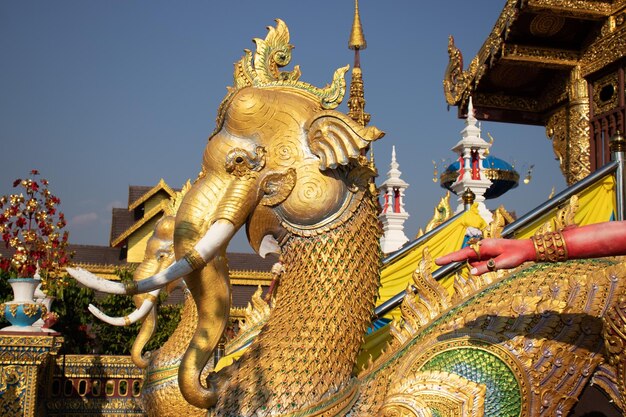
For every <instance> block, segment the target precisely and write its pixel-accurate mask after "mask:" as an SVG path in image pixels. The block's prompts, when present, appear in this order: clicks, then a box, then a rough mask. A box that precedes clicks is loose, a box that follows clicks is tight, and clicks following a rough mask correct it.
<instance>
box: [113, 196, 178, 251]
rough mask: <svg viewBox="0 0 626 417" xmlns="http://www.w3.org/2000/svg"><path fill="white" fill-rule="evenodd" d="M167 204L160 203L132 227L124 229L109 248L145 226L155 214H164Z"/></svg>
mask: <svg viewBox="0 0 626 417" xmlns="http://www.w3.org/2000/svg"><path fill="white" fill-rule="evenodd" d="M168 204H169V200H163V201H161V202H160V203H159V205H158V206H156V207H154V208H153V209H152V210H150V211H149V212H147V213H144V215H143V217H142V218H141V219H139V220H137V221H136V222H135V223H133V225H132V226H130V227H129V228H128V229H126V230H125V231H124V233H122V234H121V235H119V236H118V237H117V238H115V240H113V241H112V242H111V246H112V247H115V246H117V245H119V244H120V243H122V242H123V241H124V240H126V239H127V238H128V237H129V236H130V235H132V234H133V233H134V232H136V231H137V229H139V228H140V227H141V226H143V225H144V224H146V223H147V222H148V221H150V220H152V218H153V217H154V216H156V215H157V214H159V213H160V212H164V213H165V211H166V209H167V205H168Z"/></svg>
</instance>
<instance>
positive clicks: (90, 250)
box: [69, 245, 126, 265]
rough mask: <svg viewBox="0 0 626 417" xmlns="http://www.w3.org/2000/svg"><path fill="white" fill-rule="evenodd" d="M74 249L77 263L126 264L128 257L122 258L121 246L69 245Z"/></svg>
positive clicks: (74, 259)
mask: <svg viewBox="0 0 626 417" xmlns="http://www.w3.org/2000/svg"><path fill="white" fill-rule="evenodd" d="M69 249H70V250H71V251H74V252H75V254H74V258H73V261H74V262H76V263H85V264H98V265H125V264H126V259H121V250H122V249H121V248H111V247H109V246H96V245H69Z"/></svg>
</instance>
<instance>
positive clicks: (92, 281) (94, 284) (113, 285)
mask: <svg viewBox="0 0 626 417" xmlns="http://www.w3.org/2000/svg"><path fill="white" fill-rule="evenodd" d="M66 271H67V272H68V273H69V274H70V275H71V276H72V277H74V279H75V280H76V281H78V282H80V283H81V284H83V285H84V286H85V287H88V288H91V289H93V290H96V291H102V292H104V293H107V294H126V288H125V287H124V284H122V283H121V282H113V281H109V280H106V279H103V278H100V277H98V276H96V275H94V274H92V273H91V272H89V271H87V270H85V269H82V268H66Z"/></svg>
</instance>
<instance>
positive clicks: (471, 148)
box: [450, 97, 493, 223]
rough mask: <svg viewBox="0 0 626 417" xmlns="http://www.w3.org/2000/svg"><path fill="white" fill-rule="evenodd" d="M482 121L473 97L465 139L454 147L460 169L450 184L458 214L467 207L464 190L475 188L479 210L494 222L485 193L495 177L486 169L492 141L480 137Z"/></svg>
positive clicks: (473, 190) (489, 220) (468, 109)
mask: <svg viewBox="0 0 626 417" xmlns="http://www.w3.org/2000/svg"><path fill="white" fill-rule="evenodd" d="M477 122H478V120H477V119H476V117H475V116H474V105H473V104H472V98H471V97H470V99H469V105H468V108H467V119H466V120H465V128H464V129H463V130H461V140H460V141H459V142H457V144H456V145H454V147H453V148H452V151H453V152H455V153H456V154H457V155H458V158H459V159H458V161H459V170H458V176H457V178H456V180H455V181H454V182H453V183H452V185H450V189H451V190H452V191H453V192H454V193H455V194H456V195H457V197H458V203H459V204H458V207H457V208H456V213H459V212H461V211H463V210H464V209H465V205H464V202H463V193H464V192H465V191H466V190H468V189H469V190H471V191H472V192H473V193H474V194H475V196H476V197H475V200H474V201H475V202H476V203H478V211H479V213H480V215H481V217H483V218H484V219H485V221H486V222H487V223H490V222H491V220H492V218H493V215H492V214H491V212H490V211H489V210H488V209H487V207H486V206H485V193H486V192H487V189H489V187H491V184H492V182H491V180H490V179H489V178H487V175H486V172H485V166H484V165H485V164H484V161H485V158H486V157H487V155H488V154H489V148H490V147H491V144H490V143H488V142H487V141H485V140H484V139H483V138H482V137H481V136H480V127H479V126H477Z"/></svg>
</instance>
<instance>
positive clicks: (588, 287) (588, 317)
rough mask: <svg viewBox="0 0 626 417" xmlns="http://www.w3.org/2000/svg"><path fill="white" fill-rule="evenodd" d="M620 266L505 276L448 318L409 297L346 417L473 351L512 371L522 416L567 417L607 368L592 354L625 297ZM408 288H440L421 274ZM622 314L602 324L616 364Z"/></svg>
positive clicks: (570, 266)
mask: <svg viewBox="0 0 626 417" xmlns="http://www.w3.org/2000/svg"><path fill="white" fill-rule="evenodd" d="M622 261H623V259H617V260H613V259H611V260H606V259H605V260H595V261H570V262H566V263H556V264H541V265H531V266H530V267H526V268H523V269H521V270H518V272H516V273H513V274H512V275H507V276H506V277H505V278H504V279H502V278H501V277H502V275H503V274H501V275H500V277H498V276H496V277H494V279H495V281H496V282H495V283H494V284H493V285H492V286H491V287H490V288H486V289H485V288H482V289H479V290H478V292H476V293H475V294H473V295H472V296H471V297H470V298H466V299H465V301H464V302H462V303H455V307H453V308H452V309H446V308H445V307H446V304H445V301H444V300H442V303H441V304H439V305H437V304H433V303H432V301H433V300H434V299H433V298H432V297H426V301H423V300H417V301H416V300H415V299H419V298H421V297H419V296H411V297H408V298H409V299H413V300H411V301H408V300H407V304H409V305H411V303H412V306H413V307H412V308H414V309H415V310H414V311H413V313H412V314H406V313H405V315H404V317H405V320H406V322H405V323H404V324H403V327H402V328H400V329H397V330H396V332H397V333H404V334H405V335H404V336H403V337H399V338H398V339H397V340H396V341H395V342H393V343H392V345H391V346H390V348H389V349H388V350H387V353H385V354H383V355H382V356H381V358H380V359H379V360H378V361H377V363H376V364H375V366H374V367H373V368H372V369H371V370H368V371H366V372H365V373H363V374H362V375H361V378H362V379H363V383H364V386H362V394H361V396H360V398H359V402H358V403H357V404H356V406H355V408H354V410H353V414H352V415H354V416H356V415H376V410H377V408H378V407H380V405H381V401H383V398H384V394H381V393H380V391H381V390H382V391H383V392H387V390H386V389H385V387H386V386H389V392H390V393H391V392H394V390H396V391H397V390H398V388H397V386H399V385H400V384H403V383H404V384H406V381H407V378H409V379H411V378H413V379H415V378H416V376H418V375H419V371H420V367H421V366H422V365H423V364H424V363H425V362H427V361H428V360H429V359H430V358H432V357H434V356H436V355H437V354H438V353H440V352H443V351H445V350H447V349H450V348H452V346H453V345H456V346H462V345H467V346H475V345H476V344H477V343H480V342H483V343H485V344H484V345H483V348H484V349H487V350H489V351H490V352H492V353H494V354H496V355H497V356H498V357H500V358H501V359H502V360H503V361H505V362H506V363H507V365H508V367H509V368H510V369H511V370H513V371H514V373H515V376H516V379H517V380H518V384H519V385H520V390H521V392H522V398H523V404H522V416H531V415H532V416H540V415H542V416H552V415H557V414H559V415H567V413H568V412H569V411H570V410H571V408H572V407H573V405H574V404H575V403H576V401H577V398H578V396H579V395H580V392H581V391H582V388H583V387H584V386H585V384H586V383H587V381H588V380H589V378H591V376H592V375H593V372H594V371H595V369H596V368H597V367H598V366H599V365H600V364H602V363H603V362H605V360H606V359H605V358H604V356H603V355H601V354H600V352H602V346H603V338H602V317H603V315H604V314H605V313H606V311H607V309H608V308H609V306H610V305H611V304H613V303H616V301H617V298H618V295H619V294H623V293H624V290H625V287H626V283H624V280H620V279H619V278H618V277H623V276H624V273H625V272H626V267H625V265H624V264H623V263H621V262H622ZM422 272H423V269H422ZM492 274H497V273H492ZM414 279H415V281H416V284H417V285H420V286H421V288H422V289H423V288H427V287H433V286H436V285H438V284H437V283H436V282H435V281H434V280H432V277H431V276H430V275H429V274H426V275H422V274H421V273H416V275H415V276H414ZM419 281H426V282H423V283H422V284H419ZM428 281H430V282H428ZM498 281H499V282H498ZM486 282H488V281H486ZM620 300H622V301H623V296H622V297H621V298H620ZM426 304H428V305H429V306H431V307H435V311H434V312H431V313H430V314H431V315H434V316H435V321H428V320H426V319H425V318H423V317H421V316H420V314H418V311H419V310H420V308H421V309H422V313H421V315H423V314H424V311H425V307H426ZM625 306H626V304H625V303H623V302H619V303H618V304H617V306H616V307H615V308H614V310H612V314H609V316H608V317H609V318H608V319H607V320H611V323H617V324H616V325H614V326H613V327H612V329H613V333H614V335H615V334H617V337H613V338H607V340H609V341H610V344H611V346H612V347H613V349H612V350H613V352H612V354H613V358H614V359H612V363H613V362H614V363H616V364H618V363H623V360H624V349H623V346H624V340H625V339H624V333H625V331H624V329H625V328H626V327H625V326H624V317H626V315H625V314H624V308H625ZM404 308H405V310H407V309H411V307H409V306H405V307H404ZM442 313H443V315H441V314H442ZM426 322H428V324H427V325H422V323H426ZM396 326H397V324H396ZM410 334H412V337H411V336H410ZM527 335H532V337H528V336H527ZM417 346H419V349H418V348H417ZM609 351H611V349H610V348H609ZM620 361H621V362H620ZM624 374H625V373H624V370H623V368H622V369H618V375H619V377H621V378H622V380H621V382H620V381H618V382H619V383H620V384H621V388H622V389H623V387H624V385H623V384H624V382H623V381H624V379H623V378H624ZM609 391H610V390H609ZM414 398H415V399H414V401H415V403H414V405H415V404H418V403H419V401H423V398H422V399H421V397H420V395H419V394H416V395H415V397H414ZM425 402H426V403H427V404H428V401H425ZM390 415H391V414H390Z"/></svg>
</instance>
